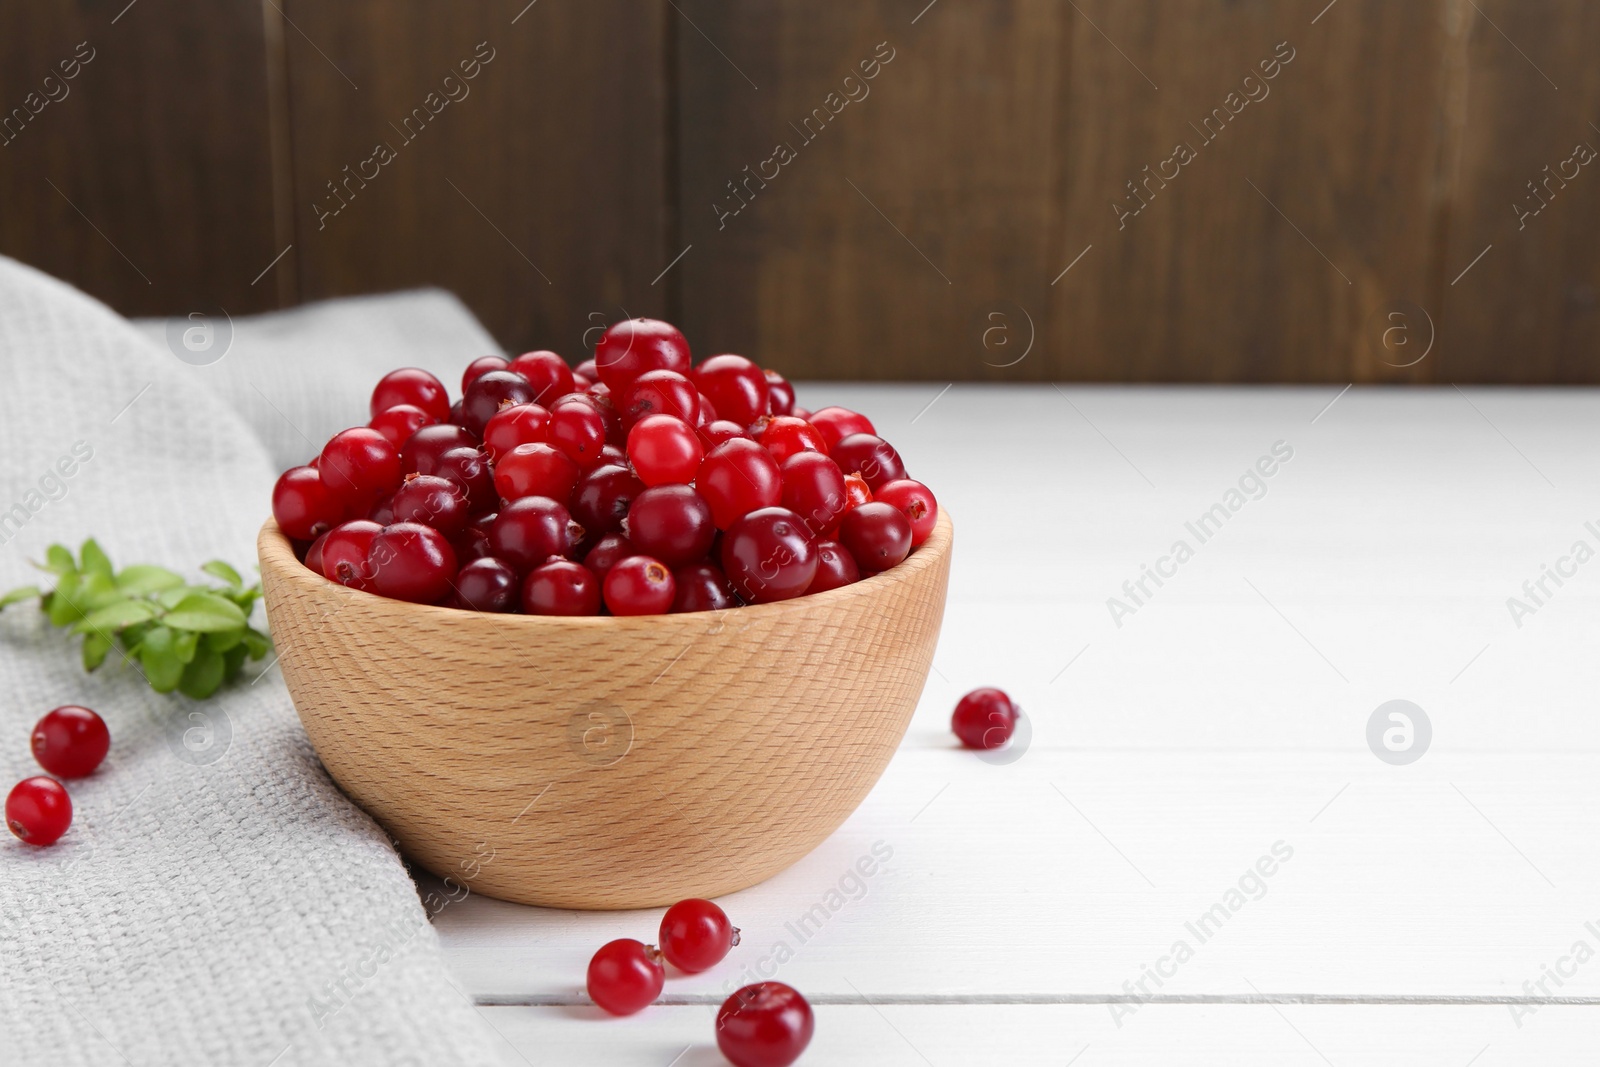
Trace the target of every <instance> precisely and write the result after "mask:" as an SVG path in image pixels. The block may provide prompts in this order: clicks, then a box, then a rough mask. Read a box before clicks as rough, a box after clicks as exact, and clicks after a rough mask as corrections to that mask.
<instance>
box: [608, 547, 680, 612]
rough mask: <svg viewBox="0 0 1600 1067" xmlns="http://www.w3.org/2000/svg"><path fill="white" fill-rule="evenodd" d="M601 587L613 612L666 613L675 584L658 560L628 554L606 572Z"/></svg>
mask: <svg viewBox="0 0 1600 1067" xmlns="http://www.w3.org/2000/svg"><path fill="white" fill-rule="evenodd" d="M601 590H602V592H603V593H604V596H605V602H606V607H607V608H609V609H610V610H611V614H613V615H665V614H666V613H667V612H669V611H671V610H672V600H673V597H674V596H675V595H676V593H677V584H676V583H675V582H674V581H673V578H672V572H671V571H670V570H668V569H667V567H666V565H665V564H664V563H662V562H661V561H660V560H657V559H651V558H650V557H649V556H629V557H628V558H626V559H620V560H618V561H617V562H616V563H614V564H612V566H611V569H610V570H608V571H606V578H605V582H604V584H603V585H602V587H601Z"/></svg>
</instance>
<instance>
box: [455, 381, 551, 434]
mask: <svg viewBox="0 0 1600 1067" xmlns="http://www.w3.org/2000/svg"><path fill="white" fill-rule="evenodd" d="M533 398H534V390H533V386H531V385H529V384H528V379H526V378H524V377H523V376H522V375H520V374H518V373H516V372H515V371H509V370H492V371H489V372H487V373H485V374H481V375H479V376H478V380H477V381H475V382H473V383H472V384H471V385H469V386H467V392H466V395H465V396H463V397H462V398H461V423H462V425H463V426H465V427H466V428H467V429H468V430H470V431H471V432H473V433H475V434H478V435H479V436H482V434H483V429H484V427H485V426H487V425H489V420H490V419H492V418H494V417H495V415H496V414H497V413H499V411H500V409H501V408H502V407H504V406H505V405H506V403H507V402H510V403H512V404H531V403H533Z"/></svg>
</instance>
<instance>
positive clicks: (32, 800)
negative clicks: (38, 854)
mask: <svg viewBox="0 0 1600 1067" xmlns="http://www.w3.org/2000/svg"><path fill="white" fill-rule="evenodd" d="M6 825H7V826H8V827H10V828H11V832H12V833H13V834H16V835H17V837H18V838H20V839H21V840H23V841H25V842H27V843H28V844H30V845H53V844H55V843H56V842H57V841H58V840H60V838H61V835H62V834H64V833H66V832H67V827H69V826H71V825H72V798H71V797H69V796H67V790H66V787H65V786H63V785H62V784H61V783H60V782H58V781H56V780H55V779H54V778H46V777H45V776H44V775H42V774H41V775H38V776H37V777H34V778H24V779H23V780H22V781H20V782H18V783H17V784H16V785H14V786H12V787H11V793H10V794H9V795H8V796H7V797H6Z"/></svg>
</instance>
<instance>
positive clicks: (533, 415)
mask: <svg viewBox="0 0 1600 1067" xmlns="http://www.w3.org/2000/svg"><path fill="white" fill-rule="evenodd" d="M549 439H550V412H549V411H547V410H546V409H544V408H542V407H540V406H539V405H538V404H510V405H508V406H506V407H503V408H501V409H500V410H499V411H497V412H495V413H494V415H493V416H492V417H491V418H490V419H489V421H488V422H487V423H486V424H485V425H484V427H483V450H484V451H485V452H486V453H488V455H489V458H490V459H491V460H497V459H499V458H500V457H501V456H503V455H505V454H506V453H507V452H510V451H511V450H512V449H513V448H516V447H517V446H518V445H531V444H533V443H534V442H536V441H548V440H549Z"/></svg>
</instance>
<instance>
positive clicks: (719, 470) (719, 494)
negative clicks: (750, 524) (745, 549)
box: [695, 437, 783, 530]
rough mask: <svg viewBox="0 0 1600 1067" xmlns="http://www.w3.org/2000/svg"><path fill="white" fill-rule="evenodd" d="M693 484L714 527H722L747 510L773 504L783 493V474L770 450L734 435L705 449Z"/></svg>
mask: <svg viewBox="0 0 1600 1067" xmlns="http://www.w3.org/2000/svg"><path fill="white" fill-rule="evenodd" d="M695 488H696V489H697V490H699V492H700V495H701V496H703V497H705V500H706V503H707V504H710V505H711V517H712V519H713V520H715V522H716V524H717V528H718V529H722V530H726V529H727V528H728V527H730V526H732V525H733V524H734V523H735V522H737V521H739V520H740V519H742V518H743V517H744V516H746V515H748V514H750V512H752V511H755V510H757V509H759V508H769V507H771V506H772V505H774V504H776V503H777V502H778V500H779V499H780V498H781V497H782V495H783V478H782V476H781V474H780V473H779V470H778V464H777V461H776V460H774V459H773V458H772V453H770V452H768V451H767V450H766V449H764V448H762V447H761V446H760V445H758V444H756V443H755V442H754V441H751V440H749V439H747V438H743V437H736V438H733V439H732V440H729V441H724V442H723V443H722V444H720V445H718V446H717V447H716V448H713V449H712V450H711V451H710V452H708V453H706V458H705V459H704V460H702V461H701V462H700V470H699V471H698V472H697V473H696V474H695Z"/></svg>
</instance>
